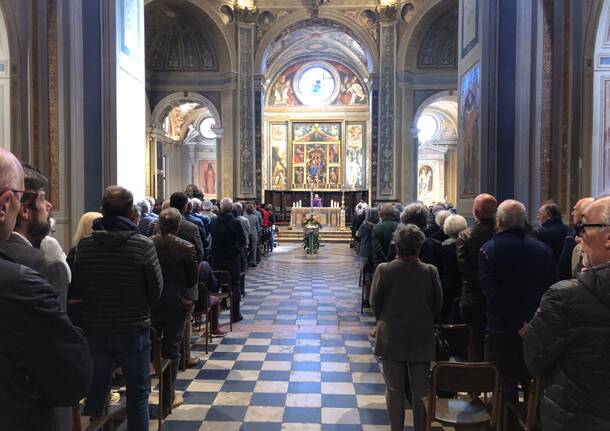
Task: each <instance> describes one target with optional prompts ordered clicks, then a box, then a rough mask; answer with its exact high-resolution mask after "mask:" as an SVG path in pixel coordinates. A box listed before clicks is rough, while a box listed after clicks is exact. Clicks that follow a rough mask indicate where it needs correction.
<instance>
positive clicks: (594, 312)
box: [523, 197, 610, 431]
mask: <svg viewBox="0 0 610 431" xmlns="http://www.w3.org/2000/svg"><path fill="white" fill-rule="evenodd" d="M577 232H578V235H579V237H578V241H579V242H580V244H582V253H583V263H584V265H585V268H584V269H583V271H582V272H581V273H579V274H578V278H577V279H574V280H565V281H561V282H559V283H557V284H555V285H554V286H552V287H551V288H550V289H549V290H548V292H547V293H546V294H545V295H544V297H543V298H542V302H541V304H540V308H538V311H537V312H536V314H535V316H534V318H533V319H532V320H531V322H530V324H529V327H528V328H527V331H526V332H525V335H524V341H523V343H524V356H525V362H526V364H527V367H528V369H529V370H530V371H531V373H532V374H533V375H535V376H540V377H542V376H544V385H545V388H544V395H543V397H542V401H541V403H540V419H541V425H542V428H543V429H544V430H557V431H564V430H565V431H572V430H587V431H602V430H608V429H610V410H609V409H608V406H610V384H609V382H610V361H609V360H608V358H609V357H608V353H609V352H610V197H602V198H598V199H596V200H594V201H593V202H592V203H591V204H590V205H589V206H588V207H587V208H586V209H585V210H584V213H583V219H582V224H581V225H579V226H577Z"/></svg>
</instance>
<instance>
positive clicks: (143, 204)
mask: <svg viewBox="0 0 610 431" xmlns="http://www.w3.org/2000/svg"><path fill="white" fill-rule="evenodd" d="M136 206H137V207H138V208H139V209H140V214H141V215H143V214H148V213H149V212H150V210H151V206H150V202H149V201H148V200H147V199H142V200H141V201H138V203H136Z"/></svg>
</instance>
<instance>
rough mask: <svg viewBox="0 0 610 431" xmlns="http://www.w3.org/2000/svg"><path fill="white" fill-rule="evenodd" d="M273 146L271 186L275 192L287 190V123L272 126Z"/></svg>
mask: <svg viewBox="0 0 610 431" xmlns="http://www.w3.org/2000/svg"><path fill="white" fill-rule="evenodd" d="M269 136H270V141H271V142H270V144H271V145H270V146H271V169H270V172H271V186H272V188H273V189H274V190H285V189H286V184H287V182H288V180H287V176H286V172H287V169H286V166H287V158H286V153H287V147H288V125H287V124H285V123H280V124H276V123H273V124H271V125H270V132H269Z"/></svg>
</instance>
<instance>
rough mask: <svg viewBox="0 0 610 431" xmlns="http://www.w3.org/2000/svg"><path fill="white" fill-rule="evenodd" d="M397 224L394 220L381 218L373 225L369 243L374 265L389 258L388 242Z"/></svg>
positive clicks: (390, 240)
mask: <svg viewBox="0 0 610 431" xmlns="http://www.w3.org/2000/svg"><path fill="white" fill-rule="evenodd" d="M397 226H398V222H396V221H395V220H389V219H386V220H381V221H380V222H379V223H377V224H376V225H375V226H373V234H372V235H371V244H372V245H373V260H374V261H375V265H378V264H380V263H382V262H388V261H389V260H391V259H390V258H388V252H389V251H390V243H391V242H392V235H394V231H395V230H396V227H397Z"/></svg>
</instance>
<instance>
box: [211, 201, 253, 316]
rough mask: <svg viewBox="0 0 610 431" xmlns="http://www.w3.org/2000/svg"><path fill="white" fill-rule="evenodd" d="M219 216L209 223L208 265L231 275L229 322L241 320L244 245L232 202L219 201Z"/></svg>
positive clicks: (242, 233) (243, 238)
mask: <svg viewBox="0 0 610 431" xmlns="http://www.w3.org/2000/svg"><path fill="white" fill-rule="evenodd" d="M220 211H221V212H220V215H219V216H218V217H216V218H215V219H214V220H212V223H210V234H211V235H212V249H211V251H210V263H211V265H212V268H213V269H214V270H216V271H228V272H229V274H231V293H232V295H233V304H232V308H233V315H232V316H231V320H232V321H233V322H239V321H240V320H243V317H242V316H241V313H240V312H239V302H240V283H239V270H240V265H241V250H242V249H243V248H244V245H245V237H244V230H243V228H242V226H241V223H240V222H239V220H237V219H236V218H235V217H234V216H233V200H231V198H224V199H223V200H222V201H220Z"/></svg>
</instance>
